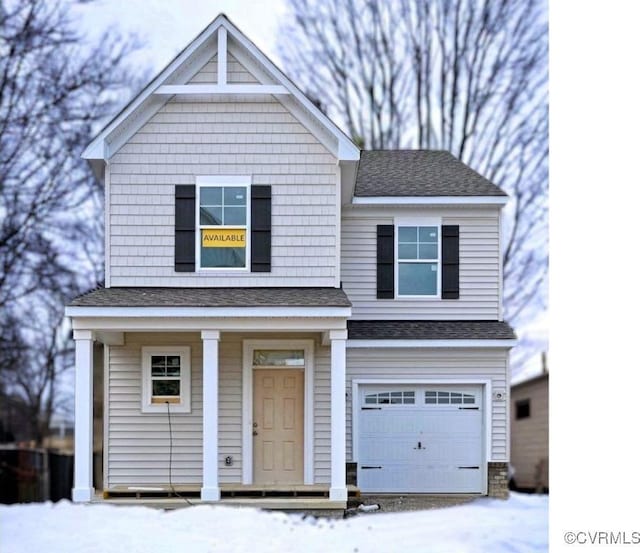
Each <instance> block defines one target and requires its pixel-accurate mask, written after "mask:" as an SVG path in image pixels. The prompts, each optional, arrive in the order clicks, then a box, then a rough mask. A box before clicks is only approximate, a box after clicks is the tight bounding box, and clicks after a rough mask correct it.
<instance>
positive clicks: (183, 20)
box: [77, 0, 287, 73]
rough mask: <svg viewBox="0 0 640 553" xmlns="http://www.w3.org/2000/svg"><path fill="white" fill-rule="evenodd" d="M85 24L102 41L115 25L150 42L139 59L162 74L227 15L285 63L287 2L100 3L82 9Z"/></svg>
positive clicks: (113, 0)
mask: <svg viewBox="0 0 640 553" xmlns="http://www.w3.org/2000/svg"><path fill="white" fill-rule="evenodd" d="M77 12H78V16H79V18H80V19H79V22H80V24H81V26H82V27H83V28H84V29H85V30H86V32H88V33H89V35H90V36H94V37H97V36H99V35H100V34H101V33H102V32H104V31H105V30H107V29H108V28H109V27H110V26H116V27H118V28H119V29H120V30H122V31H123V32H125V33H134V34H136V35H137V36H139V37H140V39H142V41H143V43H144V44H145V47H144V50H143V51H141V52H139V53H138V55H137V56H136V58H135V61H136V62H137V63H143V64H145V65H148V67H150V68H151V70H152V71H153V72H154V73H156V72H158V71H160V70H161V69H162V68H163V67H164V66H165V65H166V64H167V63H169V62H170V61H171V60H172V59H173V58H174V56H175V55H176V54H177V53H178V52H180V50H182V49H183V48H184V47H185V46H187V45H188V44H189V42H191V40H193V39H194V38H195V37H196V36H197V35H198V34H199V33H200V31H202V29H204V28H205V27H206V26H207V25H208V24H209V23H210V22H211V21H212V20H213V19H214V18H215V17H216V16H217V15H218V14H219V13H220V12H223V13H225V14H226V15H227V17H229V19H231V21H233V23H235V24H236V25H237V26H238V28H239V29H240V30H241V31H242V32H243V33H244V34H246V35H247V36H248V37H249V38H250V39H251V40H252V41H253V42H254V43H255V44H256V46H258V48H260V49H261V50H262V51H263V52H264V53H265V54H267V55H268V56H269V57H270V58H271V59H272V60H274V61H275V62H276V63H278V64H279V58H278V56H277V53H276V49H275V43H276V40H275V37H276V36H277V32H278V23H279V22H280V21H282V19H283V17H284V16H285V15H286V12H287V9H286V0H98V1H96V2H92V3H90V4H88V5H85V6H83V7H81V8H78V9H77Z"/></svg>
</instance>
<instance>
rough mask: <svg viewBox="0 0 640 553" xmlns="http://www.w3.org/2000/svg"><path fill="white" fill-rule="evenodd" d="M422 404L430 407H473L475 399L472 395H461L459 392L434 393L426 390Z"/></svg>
mask: <svg viewBox="0 0 640 553" xmlns="http://www.w3.org/2000/svg"><path fill="white" fill-rule="evenodd" d="M424 402H425V403H427V404H431V405H433V404H438V405H453V404H458V405H460V404H465V405H473V404H475V402H476V398H475V396H474V395H473V394H463V393H461V392H440V391H438V392H436V391H434V390H427V391H426V392H425V393H424Z"/></svg>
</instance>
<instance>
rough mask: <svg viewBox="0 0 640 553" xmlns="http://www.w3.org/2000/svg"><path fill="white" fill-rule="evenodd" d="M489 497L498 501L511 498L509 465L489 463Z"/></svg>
mask: <svg viewBox="0 0 640 553" xmlns="http://www.w3.org/2000/svg"><path fill="white" fill-rule="evenodd" d="M488 478H489V486H488V490H487V495H488V496H489V497H497V498H498V499H508V498H509V468H508V465H507V463H489V469H488Z"/></svg>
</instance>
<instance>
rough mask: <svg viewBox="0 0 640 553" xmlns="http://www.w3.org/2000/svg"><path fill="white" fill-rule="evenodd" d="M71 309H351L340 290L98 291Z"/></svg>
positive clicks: (188, 289)
mask: <svg viewBox="0 0 640 553" xmlns="http://www.w3.org/2000/svg"><path fill="white" fill-rule="evenodd" d="M69 305H70V306H73V307H351V302H350V301H349V298H347V295H346V294H345V293H344V292H343V291H342V290H341V289H339V288H142V287H122V288H98V289H96V290H92V291H91V292H88V293H86V294H83V295H82V296H79V297H77V298H75V299H74V300H72V301H71V303H70V304H69Z"/></svg>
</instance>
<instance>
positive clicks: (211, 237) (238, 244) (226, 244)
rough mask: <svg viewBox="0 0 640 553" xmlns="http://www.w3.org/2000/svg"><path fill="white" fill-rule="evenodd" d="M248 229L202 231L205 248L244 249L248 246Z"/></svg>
mask: <svg viewBox="0 0 640 553" xmlns="http://www.w3.org/2000/svg"><path fill="white" fill-rule="evenodd" d="M246 233H247V231H246V229H243V228H225V229H212V228H207V229H202V247H203V248H244V247H245V246H246V241H245V236H246Z"/></svg>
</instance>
